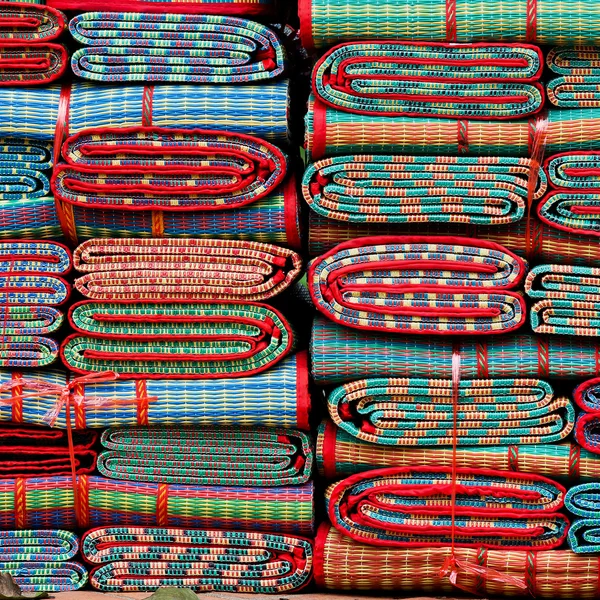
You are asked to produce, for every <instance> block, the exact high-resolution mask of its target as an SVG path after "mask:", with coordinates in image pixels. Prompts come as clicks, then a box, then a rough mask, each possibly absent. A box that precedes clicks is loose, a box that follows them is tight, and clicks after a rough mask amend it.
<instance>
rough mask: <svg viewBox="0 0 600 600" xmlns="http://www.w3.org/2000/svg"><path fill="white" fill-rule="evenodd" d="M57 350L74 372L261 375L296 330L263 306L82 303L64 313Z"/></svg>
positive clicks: (132, 375) (158, 375)
mask: <svg viewBox="0 0 600 600" xmlns="http://www.w3.org/2000/svg"><path fill="white" fill-rule="evenodd" d="M69 321H70V323H71V325H72V327H73V328H74V329H75V330H76V331H77V332H78V333H79V334H83V335H77V334H75V335H71V336H69V337H68V338H67V339H66V340H65V341H64V342H63V345H62V347H61V357H62V359H63V362H64V364H65V366H66V367H67V368H69V369H71V370H73V371H76V372H78V373H90V372H104V371H114V372H116V373H119V374H120V375H121V376H126V378H141V379H144V378H148V379H171V378H175V379H177V378H180V377H182V376H185V377H188V378H192V379H196V378H202V379H208V378H211V379H212V378H219V377H223V376H227V377H243V376H245V375H251V374H254V373H260V372H261V371H264V370H266V369H268V368H270V367H272V366H273V365H274V364H276V363H277V362H279V361H280V360H281V359H282V358H283V357H284V356H286V355H287V354H289V353H290V352H291V351H292V349H293V345H294V335H293V332H292V330H291V328H290V325H289V323H288V322H287V321H286V320H285V319H284V317H283V316H282V315H281V314H280V313H278V312H277V311H275V310H274V309H272V308H270V307H269V306H267V305H264V304H252V303H234V302H221V303H208V302H207V303H201V302H199V303H179V304H141V303H139V304H135V303H129V302H125V303H101V302H93V301H89V302H80V303H77V304H74V305H73V306H72V307H71V309H70V311H69Z"/></svg>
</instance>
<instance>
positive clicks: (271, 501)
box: [0, 475, 314, 535]
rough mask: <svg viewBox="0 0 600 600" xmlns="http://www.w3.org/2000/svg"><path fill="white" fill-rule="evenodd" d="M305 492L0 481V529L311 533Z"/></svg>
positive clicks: (89, 480)
mask: <svg viewBox="0 0 600 600" xmlns="http://www.w3.org/2000/svg"><path fill="white" fill-rule="evenodd" d="M313 495H314V490H313V484H312V482H309V483H306V484H304V485H301V486H285V487H278V488H255V487H242V486H231V487H227V486H190V485H174V484H158V483H134V482H130V481H114V480H112V479H105V478H103V477H94V476H88V475H80V476H78V478H77V499H78V503H79V504H78V506H79V510H78V511H77V512H78V513H79V515H80V517H79V522H77V519H76V511H75V506H74V501H73V479H72V477H71V476H68V477H44V478H35V479H23V480H19V485H18V486H17V485H16V480H14V479H4V480H0V527H2V528H5V529H30V528H31V527H32V526H35V527H44V528H53V527H61V528H64V529H69V530H72V529H75V528H78V529H86V528H91V527H105V526H109V525H115V526H126V525H137V526H159V527H171V526H173V527H197V528H209V527H214V528H216V529H240V530H244V531H267V532H272V533H293V534H299V535H311V534H312V533H313V525H314V515H313V508H314V507H313Z"/></svg>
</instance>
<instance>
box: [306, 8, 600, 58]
mask: <svg viewBox="0 0 600 600" xmlns="http://www.w3.org/2000/svg"><path fill="white" fill-rule="evenodd" d="M299 13H300V22H301V33H302V41H303V42H304V45H305V47H306V48H308V49H310V50H312V49H315V48H317V49H320V48H325V47H328V46H333V45H334V44H337V43H340V42H346V41H354V40H398V39H400V40H435V41H442V42H476V41H479V40H498V41H505V40H508V41H510V40H513V41H514V40H517V41H525V40H527V41H529V42H533V43H536V42H537V43H538V44H540V45H546V44H549V45H551V44H560V45H565V44H569V43H571V44H598V43H599V42H600V36H599V34H598V31H600V11H599V10H598V6H597V3H596V2H595V1H591V2H582V3H579V2H575V3H573V2H571V1H570V0H537V1H536V2H519V3H517V4H515V3H514V2H513V0H497V2H495V3H494V4H492V5H490V4H487V3H483V4H482V3H481V0H463V1H462V2H458V3H455V4H450V5H449V4H448V2H446V1H445V0H414V1H413V0H410V1H409V0H336V2H335V6H332V5H331V0H299Z"/></svg>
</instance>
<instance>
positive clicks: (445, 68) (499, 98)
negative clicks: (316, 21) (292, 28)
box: [312, 15, 544, 119]
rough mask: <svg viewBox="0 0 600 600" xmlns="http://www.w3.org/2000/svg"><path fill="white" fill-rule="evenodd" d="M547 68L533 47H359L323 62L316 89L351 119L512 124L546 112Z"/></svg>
mask: <svg viewBox="0 0 600 600" xmlns="http://www.w3.org/2000/svg"><path fill="white" fill-rule="evenodd" d="M336 17H337V15H336ZM331 20H332V21H333V22H335V20H336V18H335V17H334V18H332V19H331ZM542 69H543V56H542V53H541V51H540V49H539V48H536V47H535V46H530V45H517V44H466V45H451V44H440V43H437V44H436V43H433V42H418V43H417V42H413V43H410V42H398V41H389V42H384V43H380V42H375V41H369V42H354V43H348V44H341V45H339V46H336V47H334V48H332V49H331V50H328V51H327V52H326V53H325V54H324V55H323V56H322V57H321V59H320V60H319V62H318V63H317V64H316V66H315V69H314V71H313V75H312V91H313V94H314V96H315V98H316V99H317V102H322V103H324V104H325V105H327V106H330V107H333V108H335V109H338V110H341V111H345V112H349V113H352V114H362V115H372V114H375V115H383V116H398V115H405V116H437V117H468V118H469V119H514V118H519V117H525V116H529V115H532V114H535V113H536V112H538V111H539V110H541V108H542V106H543V104H544V89H543V87H542V85H541V84H540V83H539V79H540V76H541V73H542Z"/></svg>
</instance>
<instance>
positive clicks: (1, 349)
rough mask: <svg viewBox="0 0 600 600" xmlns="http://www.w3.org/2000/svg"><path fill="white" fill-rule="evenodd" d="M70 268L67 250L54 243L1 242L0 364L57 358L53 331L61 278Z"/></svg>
mask: <svg viewBox="0 0 600 600" xmlns="http://www.w3.org/2000/svg"><path fill="white" fill-rule="evenodd" d="M70 270H71V254H70V252H69V250H68V249H67V248H66V247H65V246H63V245H61V244H58V243H56V242H42V241H5V242H0V319H1V323H2V324H1V336H2V339H1V341H0V366H3V367H13V368H14V367H19V368H20V367H41V366H45V365H49V364H51V363H52V362H54V361H55V360H56V358H57V357H58V344H57V343H56V341H55V340H54V339H52V338H49V337H46V335H48V334H53V333H55V332H56V331H57V330H58V329H59V328H60V326H61V325H62V323H63V319H64V315H63V313H62V311H61V310H60V309H59V308H57V307H58V306H60V305H61V304H63V303H64V302H66V300H67V299H68V297H69V293H70V285H69V284H68V283H67V282H66V281H65V279H63V276H64V275H66V274H67V273H68V272H69V271H70Z"/></svg>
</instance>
